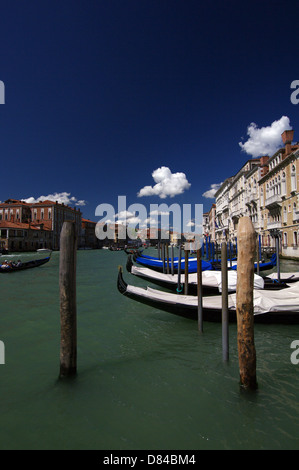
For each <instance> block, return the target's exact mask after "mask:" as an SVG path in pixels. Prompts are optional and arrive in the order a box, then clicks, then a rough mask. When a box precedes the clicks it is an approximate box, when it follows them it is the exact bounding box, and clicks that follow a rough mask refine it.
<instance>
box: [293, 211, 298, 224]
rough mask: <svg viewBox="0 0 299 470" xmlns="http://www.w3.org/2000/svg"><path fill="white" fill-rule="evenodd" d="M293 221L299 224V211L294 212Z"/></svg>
mask: <svg viewBox="0 0 299 470" xmlns="http://www.w3.org/2000/svg"><path fill="white" fill-rule="evenodd" d="M293 221H294V222H298V221H299V209H297V210H296V211H294V212H293Z"/></svg>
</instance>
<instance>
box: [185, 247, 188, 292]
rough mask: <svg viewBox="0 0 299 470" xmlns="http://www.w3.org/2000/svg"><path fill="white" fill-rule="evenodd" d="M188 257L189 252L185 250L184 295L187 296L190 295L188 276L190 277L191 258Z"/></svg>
mask: <svg viewBox="0 0 299 470" xmlns="http://www.w3.org/2000/svg"><path fill="white" fill-rule="evenodd" d="M188 255H189V251H188V250H185V271H184V272H185V290H184V294H185V295H188V277H189V276H188V275H189V258H188Z"/></svg>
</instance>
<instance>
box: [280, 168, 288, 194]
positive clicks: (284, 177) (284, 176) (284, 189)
mask: <svg viewBox="0 0 299 470" xmlns="http://www.w3.org/2000/svg"><path fill="white" fill-rule="evenodd" d="M286 192H287V190H286V174H285V172H283V173H282V179H281V195H282V196H285V195H286Z"/></svg>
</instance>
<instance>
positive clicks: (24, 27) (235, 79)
mask: <svg viewBox="0 0 299 470" xmlns="http://www.w3.org/2000/svg"><path fill="white" fill-rule="evenodd" d="M296 5H297V6H296ZM298 13H299V9H298V3H297V2H296V1H293V2H288V1H280V2H276V1H273V0H272V1H250V2H249V1H242V2H240V1H230V0H225V1H224V0H223V1H213V2H212V1H200V0H197V1H193V0H180V1H177V0H167V1H165V0H105V1H104V0H97V1H94V0H88V1H86V0H85V1H75V0H72V1H68V0H63V1H56V0H51V1H47V0H42V1H41V0H39V1H35V0H34V1H32V0H28V1H26V2H21V1H16V0H10V1H9V2H4V1H3V2H1V17H0V44H1V47H0V80H2V81H3V82H4V83H5V100H6V103H5V105H1V106H0V135H1V138H0V152H1V176H2V178H1V183H2V184H1V186H0V200H2V201H3V200H5V199H7V198H9V197H12V198H28V197H30V196H33V197H35V198H38V197H39V196H41V195H49V194H53V193H56V192H57V193H60V192H68V193H70V194H71V197H76V198H77V199H78V200H85V201H87V204H86V205H85V206H84V207H82V211H83V215H84V216H85V217H88V218H91V219H93V220H96V217H95V208H96V206H97V205H98V204H100V203H104V202H105V203H110V204H114V205H115V204H116V202H117V196H118V195H126V196H127V199H128V204H131V203H134V202H139V203H145V204H146V205H149V204H150V203H161V202H165V203H167V204H171V203H174V202H178V203H192V204H194V203H203V204H204V210H209V208H210V205H211V203H212V202H213V200H212V199H206V198H204V197H202V194H203V192H205V191H207V190H209V189H210V185H211V184H214V183H219V182H221V181H224V179H225V178H227V177H228V176H231V175H232V174H235V173H236V172H237V171H238V170H239V168H240V167H241V166H242V164H243V163H244V162H245V161H246V160H247V159H248V158H250V156H248V155H246V154H245V153H244V152H242V151H241V148H240V146H239V144H238V143H239V142H240V140H241V138H242V137H243V138H244V139H245V140H246V139H247V136H246V133H247V126H248V125H249V124H250V123H251V122H255V123H256V124H257V126H258V127H263V126H269V125H271V123H272V122H273V121H275V120H278V119H280V118H281V117H282V116H283V115H285V116H288V117H289V118H290V124H291V126H292V127H293V128H294V130H295V136H294V138H295V140H296V141H297V140H299V105H297V106H296V105H293V104H292V103H291V101H290V95H291V89H290V84H291V82H292V81H293V80H296V79H299V70H298V69H299V62H298V50H299V41H298V37H299V33H298V25H297V19H298ZM161 166H167V167H169V168H170V170H171V171H172V172H173V173H176V172H184V173H185V174H186V177H187V179H188V181H189V183H191V187H190V189H188V190H187V191H185V193H184V194H182V195H179V196H176V197H174V198H167V199H164V200H161V199H160V198H158V197H157V196H155V197H143V198H137V197H136V194H137V192H138V191H139V190H140V189H141V188H142V187H143V186H146V185H153V184H154V181H153V179H152V176H151V174H152V172H153V171H154V170H155V169H157V168H159V167H161Z"/></svg>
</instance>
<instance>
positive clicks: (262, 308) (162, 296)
mask: <svg viewBox="0 0 299 470" xmlns="http://www.w3.org/2000/svg"><path fill="white" fill-rule="evenodd" d="M127 292H128V293H131V294H136V295H138V296H143V297H147V298H149V299H152V300H157V301H162V302H167V303H171V304H179V305H182V306H184V305H186V306H189V307H194V308H196V307H197V305H198V300H197V296H192V295H179V294H171V293H168V292H164V291H160V290H157V289H152V288H150V287H148V288H147V289H144V288H142V287H135V286H130V285H128V286H127ZM221 303H222V299H221V296H220V295H217V296H216V295H214V296H211V297H203V308H204V309H216V310H221ZM253 305H254V314H255V315H259V314H263V313H267V312H299V281H298V282H294V284H291V285H289V287H288V288H285V289H281V290H277V291H267V290H256V289H255V290H254V300H253ZM228 308H229V309H232V310H235V309H236V294H229V296H228Z"/></svg>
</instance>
